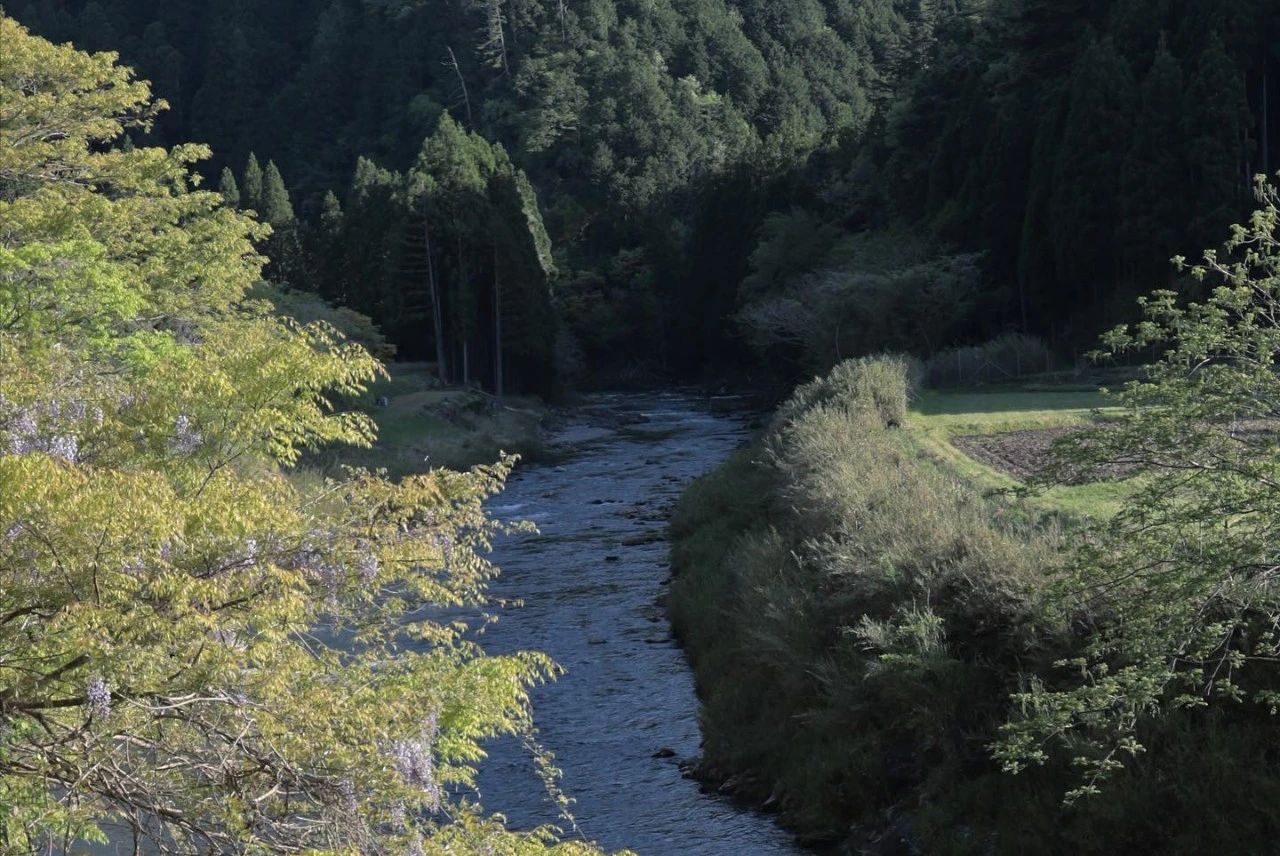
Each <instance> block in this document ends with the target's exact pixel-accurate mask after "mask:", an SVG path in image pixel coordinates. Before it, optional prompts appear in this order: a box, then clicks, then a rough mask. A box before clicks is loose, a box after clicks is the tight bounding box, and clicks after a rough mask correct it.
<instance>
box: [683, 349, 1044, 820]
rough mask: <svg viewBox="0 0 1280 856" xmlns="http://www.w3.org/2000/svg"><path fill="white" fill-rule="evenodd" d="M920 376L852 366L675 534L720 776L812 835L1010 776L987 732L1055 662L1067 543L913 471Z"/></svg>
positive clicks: (699, 501)
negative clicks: (1055, 608)
mask: <svg viewBox="0 0 1280 856" xmlns="http://www.w3.org/2000/svg"><path fill="white" fill-rule="evenodd" d="M909 370H910V364H909V362H908V361H906V360H904V359H901V358H897V357H882V358H875V359H864V360H854V361H849V362H846V363H844V364H842V365H841V366H839V367H837V368H836V369H835V370H833V371H832V372H831V373H830V374H829V375H828V376H827V377H825V378H822V379H819V380H815V381H813V382H812V383H810V384H807V385H805V386H803V387H801V388H800V389H798V390H797V391H796V393H795V395H794V396H793V397H792V398H791V400H790V401H788V402H787V403H786V404H785V405H783V407H782V408H781V409H780V410H779V413H778V416H777V417H776V419H775V420H774V422H773V424H772V425H771V427H770V429H769V431H768V432H767V434H766V436H765V437H764V438H763V439H762V441H761V442H760V443H759V444H757V445H756V446H754V447H752V448H751V449H750V450H748V451H746V452H743V453H741V454H740V455H739V456H737V457H735V458H734V460H733V461H732V462H731V463H730V464H729V465H727V466H726V467H725V468H724V469H723V470H721V471H719V472H718V473H716V474H713V475H711V476H709V477H707V478H706V479H703V480H702V481H700V482H698V483H696V484H695V486H694V487H693V488H691V489H690V491H689V492H688V493H687V494H686V496H685V497H684V498H683V500H682V502H681V504H680V506H679V508H678V509H677V513H676V517H675V520H674V521H673V524H672V525H673V534H674V536H675V543H676V549H675V553H674V560H675V562H676V568H677V573H678V576H677V579H676V581H675V583H674V585H673V588H672V593H671V610H672V615H673V619H674V621H675V623H676V626H677V629H678V631H679V632H680V634H681V636H682V638H683V639H684V640H685V641H686V643H687V644H688V646H689V648H690V652H691V656H692V657H693V660H694V663H695V666H696V668H697V673H698V677H699V681H700V685H701V688H702V692H703V697H704V700H705V702H706V711H705V713H704V721H705V726H706V757H705V769H706V771H708V772H709V773H712V774H714V773H715V772H717V771H718V772H721V773H727V772H729V771H733V772H736V773H742V772H744V771H746V772H747V773H748V775H747V776H746V777H745V778H744V777H739V778H738V779H737V781H738V782H739V783H745V784H744V786H745V788H746V790H747V792H748V793H751V794H753V795H755V796H757V797H759V798H761V799H764V798H767V797H769V796H771V795H773V796H776V797H778V798H779V799H780V800H781V802H782V804H783V805H784V807H785V808H786V810H787V812H788V815H789V816H790V818H791V819H792V820H793V821H794V822H796V823H798V824H800V826H801V827H802V828H803V829H804V830H805V831H806V832H808V833H809V834H811V835H818V836H827V837H832V836H834V837H845V836H847V835H848V834H849V830H850V828H851V826H871V825H875V824H878V823H880V822H881V821H882V820H883V814H882V812H884V811H885V810H887V809H888V808H890V807H891V806H893V805H894V804H895V803H896V802H897V801H899V800H900V799H902V798H903V797H904V795H906V794H910V793H916V794H918V793H921V792H926V791H932V790H933V789H935V788H937V787H942V786H943V783H944V782H945V781H947V780H948V779H951V778H954V777H955V776H956V774H957V771H958V770H964V769H974V768H976V769H978V770H980V771H982V772H983V774H996V775H998V773H997V772H996V770H995V766H994V764H993V763H992V762H991V761H990V760H989V758H988V757H987V753H986V751H985V744H984V743H983V742H982V741H975V740H974V739H973V738H972V735H973V734H975V733H978V734H994V732H995V728H996V726H997V725H998V723H999V721H1000V720H1001V719H1002V716H1003V714H1004V711H1005V699H1006V698H1007V696H1008V693H1009V692H1010V691H1011V690H1012V689H1013V688H1014V683H1015V682H1016V677H1015V676H1016V675H1017V674H1018V673H1019V672H1020V671H1021V670H1022V669H1024V668H1027V667H1029V666H1030V665H1032V661H1036V660H1038V659H1039V658H1040V657H1042V656H1043V654H1041V653H1040V651H1041V649H1042V647H1043V646H1042V642H1043V638H1042V637H1044V636H1045V629H1044V628H1042V627H1039V626H1038V625H1037V624H1036V623H1035V621H1034V620H1033V615H1032V605H1033V603H1034V595H1035V593H1036V591H1037V589H1038V586H1039V581H1040V580H1041V579H1042V578H1043V575H1042V569H1043V568H1046V567H1051V566H1052V565H1053V564H1054V561H1055V551H1054V546H1055V545H1054V544H1053V543H1052V542H1051V540H1050V539H1049V538H1048V537H1046V536H1043V535H1040V534H1037V533H1035V532H1031V531H1027V530H1024V529H1015V528H1014V527H1013V526H1012V524H1005V523H1003V522H1001V521H1000V520H997V519H996V517H995V516H994V515H993V514H992V512H991V510H990V508H989V507H988V506H987V504H986V503H985V502H984V501H983V500H982V499H981V498H980V497H978V496H976V495H974V494H973V492H972V491H970V490H969V489H968V488H966V487H965V486H964V485H962V484H959V483H957V482H956V481H955V480H954V479H952V478H951V477H949V476H947V475H945V474H943V473H942V472H941V471H939V470H937V469H935V468H933V467H931V466H929V465H928V464H927V463H925V462H922V461H920V460H918V459H917V458H916V456H915V455H914V453H913V451H912V449H911V447H910V445H909V443H907V442H905V441H904V438H903V437H902V432H901V431H900V430H897V429H896V428H895V427H894V426H897V425H900V424H901V423H902V421H903V417H904V415H905V412H906V407H907V391H908V386H909V385H908V376H909ZM770 523H771V524H772V527H771V526H770V525H769V524H770Z"/></svg>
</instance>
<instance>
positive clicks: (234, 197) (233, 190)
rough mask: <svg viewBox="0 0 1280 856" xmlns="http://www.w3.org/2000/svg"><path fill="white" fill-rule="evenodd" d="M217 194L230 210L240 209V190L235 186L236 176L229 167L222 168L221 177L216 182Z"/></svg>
mask: <svg viewBox="0 0 1280 856" xmlns="http://www.w3.org/2000/svg"><path fill="white" fill-rule="evenodd" d="M218 192H219V193H221V194H222V198H223V199H225V200H226V201H227V205H229V206H231V207H232V208H239V207H240V188H239V186H237V185H236V174H235V173H234V172H232V171H231V167H229V166H224V167H223V168H222V176H221V178H220V179H219V180H218Z"/></svg>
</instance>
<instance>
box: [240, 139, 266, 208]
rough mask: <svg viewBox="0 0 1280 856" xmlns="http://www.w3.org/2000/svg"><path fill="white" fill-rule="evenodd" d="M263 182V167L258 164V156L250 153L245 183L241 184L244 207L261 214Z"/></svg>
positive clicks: (241, 200) (241, 197)
mask: <svg viewBox="0 0 1280 856" xmlns="http://www.w3.org/2000/svg"><path fill="white" fill-rule="evenodd" d="M262 181H263V176H262V167H261V165H259V163H258V156H257V155H256V154H254V153H253V152H249V160H248V162H247V163H246V164H245V167H244V181H242V182H241V184H240V204H241V206H242V207H244V208H248V209H251V210H253V211H259V212H260V211H261V210H262V193H263V184H262Z"/></svg>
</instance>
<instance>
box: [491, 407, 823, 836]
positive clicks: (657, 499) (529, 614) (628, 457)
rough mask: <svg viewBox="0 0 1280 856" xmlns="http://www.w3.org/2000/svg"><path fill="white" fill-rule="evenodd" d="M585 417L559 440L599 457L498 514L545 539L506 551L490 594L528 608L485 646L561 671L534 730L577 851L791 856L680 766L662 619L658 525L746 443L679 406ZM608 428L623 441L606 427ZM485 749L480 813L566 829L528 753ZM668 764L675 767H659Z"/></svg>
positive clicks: (770, 826)
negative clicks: (564, 801) (566, 808)
mask: <svg viewBox="0 0 1280 856" xmlns="http://www.w3.org/2000/svg"><path fill="white" fill-rule="evenodd" d="M583 413H584V417H583V420H582V423H581V424H574V425H570V426H568V427H567V428H566V429H565V431H564V432H563V433H562V434H561V435H560V437H559V438H558V439H559V440H560V441H561V442H574V443H578V442H580V441H582V440H586V439H587V438H590V442H589V443H583V444H582V445H581V451H580V452H579V453H578V454H576V455H573V456H572V457H570V458H569V459H568V460H566V461H563V462H562V463H560V464H557V465H556V466H542V467H539V466H528V467H523V468H521V469H520V470H519V471H518V472H517V474H516V475H515V476H514V477H513V478H512V480H511V483H510V484H509V485H508V488H507V490H506V491H505V492H504V493H503V494H502V495H501V496H499V497H497V498H496V499H495V501H494V504H493V505H492V506H491V509H492V511H493V512H494V513H495V514H497V515H498V516H500V517H503V518H507V519H521V518H523V519H534V520H535V521H536V522H537V523H538V525H539V527H540V528H541V530H542V532H541V534H539V535H519V536H512V537H510V538H508V539H505V540H503V541H502V542H500V543H499V544H498V545H497V548H496V550H495V551H494V556H493V558H494V560H495V561H496V562H497V564H498V565H499V566H500V567H501V568H502V576H501V577H500V578H499V579H498V580H497V581H496V582H495V583H494V586H493V594H494V595H495V596H496V597H499V598H520V599H522V600H523V603H524V606H523V607H522V608H519V609H512V610H507V611H505V612H504V613H503V614H502V619H501V621H499V622H498V623H497V624H496V625H493V626H491V627H490V628H489V629H488V630H486V632H485V633H484V634H483V636H481V637H480V640H481V642H482V643H483V645H484V647H485V648H486V649H487V650H489V651H491V652H494V653H501V652H506V651H513V650H519V649H535V650H541V651H545V652H546V653H548V654H550V655H551V656H552V657H554V658H555V660H556V661H557V662H559V663H560V664H561V665H562V666H564V667H565V668H566V669H567V670H568V672H567V674H566V675H565V676H564V677H563V678H561V679H560V680H559V681H557V682H556V683H554V684H551V685H549V686H546V687H541V688H539V689H537V690H536V691H535V692H534V717H535V720H536V722H537V726H538V730H539V734H540V738H541V740H542V742H543V744H544V745H545V746H546V748H548V749H550V750H551V751H552V752H554V753H555V756H556V762H557V765H558V766H559V767H560V768H561V769H562V770H563V771H564V779H563V782H562V785H563V787H564V789H565V791H566V792H567V793H568V794H569V795H570V796H571V797H573V798H574V799H575V800H576V803H575V805H574V809H573V813H574V816H575V819H576V820H577V822H578V826H579V832H580V834H581V835H582V836H583V837H585V838H589V839H592V840H595V841H597V842H599V843H600V844H601V845H602V846H604V847H605V848H606V849H609V850H616V849H621V848H624V847H626V848H630V849H632V850H634V851H636V852H637V853H640V854H643V856H666V854H710V856H715V854H733V856H756V854H760V856H769V854H794V853H798V852H800V851H799V849H798V848H797V847H796V846H795V845H794V844H793V843H792V841H791V838H790V836H789V835H788V834H787V833H786V832H784V831H783V830H782V829H780V828H779V827H778V826H777V825H776V824H774V823H773V821H772V820H771V819H770V818H769V817H767V816H765V815H762V814H759V813H757V812H753V811H749V810H746V809H743V808H741V807H740V806H737V805H735V804H733V803H732V802H731V801H729V800H728V799H726V798H724V797H722V796H719V795H716V794H707V793H703V792H702V791H701V790H700V789H699V788H698V785H697V784H696V783H695V782H693V781H690V780H688V779H686V778H684V777H683V776H682V775H681V772H680V762H681V760H683V759H692V758H694V757H696V755H697V753H698V742H699V735H698V705H697V698H696V696H695V694H694V686H693V676H692V674H691V673H690V671H689V668H688V665H687V663H686V662H685V659H684V655H683V653H682V652H681V651H680V649H679V648H678V647H676V645H675V643H674V641H673V640H672V638H671V631H670V627H669V625H668V623H667V619H666V614H665V612H664V611H663V610H662V609H661V608H660V607H659V606H658V605H657V599H658V597H659V596H660V595H661V593H662V590H663V585H664V582H665V580H666V578H667V576H668V573H669V569H668V564H667V549H666V544H665V542H664V541H662V540H661V534H662V532H663V530H664V528H665V521H664V519H663V516H664V515H663V512H664V511H665V509H666V508H667V507H669V505H670V503H672V502H673V501H674V500H675V499H676V497H678V496H679V493H680V490H681V489H682V488H683V486H684V485H685V484H687V483H688V481H689V480H691V479H692V478H695V477H696V476H698V475H701V474H702V473H704V472H706V471H707V470H709V469H711V468H712V467H714V466H715V465H717V464H719V463H720V462H721V461H723V460H724V459H725V458H726V457H728V455H729V453H730V452H731V451H732V450H733V449H734V447H736V446H737V445H738V444H739V443H741V442H742V440H743V439H744V438H745V436H746V431H745V429H744V427H743V424H742V422H741V421H740V420H739V419H737V418H736V417H734V416H729V415H714V414H712V413H711V412H710V411H709V409H708V408H707V407H706V402H705V400H704V399H701V398H698V397H695V396H692V395H689V396H684V395H677V394H670V393H666V394H660V395H609V396H599V397H596V398H594V399H592V400H590V401H588V402H587V404H586V406H585V407H584V409H583ZM604 417H607V418H608V424H609V425H616V426H618V427H616V428H608V429H604V428H601V427H600V422H601V420H602V418H604ZM490 750H491V752H490V758H489V760H488V761H487V762H486V763H485V765H484V767H483V769H482V771H481V775H480V791H481V796H482V800H483V803H484V805H485V807H486V808H487V809H489V810H491V811H497V812H501V813H503V814H505V815H506V816H507V818H508V820H509V822H510V824H511V825H512V826H514V827H516V828H529V827H533V826H536V825H539V824H544V823H551V824H560V825H563V822H562V821H560V819H559V818H558V816H557V813H556V808H555V806H554V805H553V804H552V802H551V801H550V800H549V798H548V797H547V796H546V794H545V791H544V790H543V789H542V785H541V783H540V780H539V779H538V776H537V773H536V770H535V769H534V765H533V762H532V760H531V759H530V758H529V757H528V755H527V753H526V752H525V751H524V750H523V749H522V748H521V746H520V745H519V742H518V741H516V740H514V739H504V740H499V741H495V742H494V743H492V744H491V746H490ZM661 750H671V751H673V752H674V756H672V757H655V753H658V754H667V753H665V752H662V751H661Z"/></svg>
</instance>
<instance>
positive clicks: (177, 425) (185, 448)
mask: <svg viewBox="0 0 1280 856" xmlns="http://www.w3.org/2000/svg"><path fill="white" fill-rule="evenodd" d="M203 442H204V438H203V437H202V436H200V434H199V433H197V432H196V431H195V429H193V428H192V427H191V417H190V416H188V415H187V414H185V413H180V414H178V418H177V419H175V420H174V423H173V439H171V440H170V441H169V448H170V449H172V450H173V451H174V452H177V453H178V454H179V455H190V454H191V453H192V452H194V451H195V450H196V449H198V448H200V444H201V443H203Z"/></svg>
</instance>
